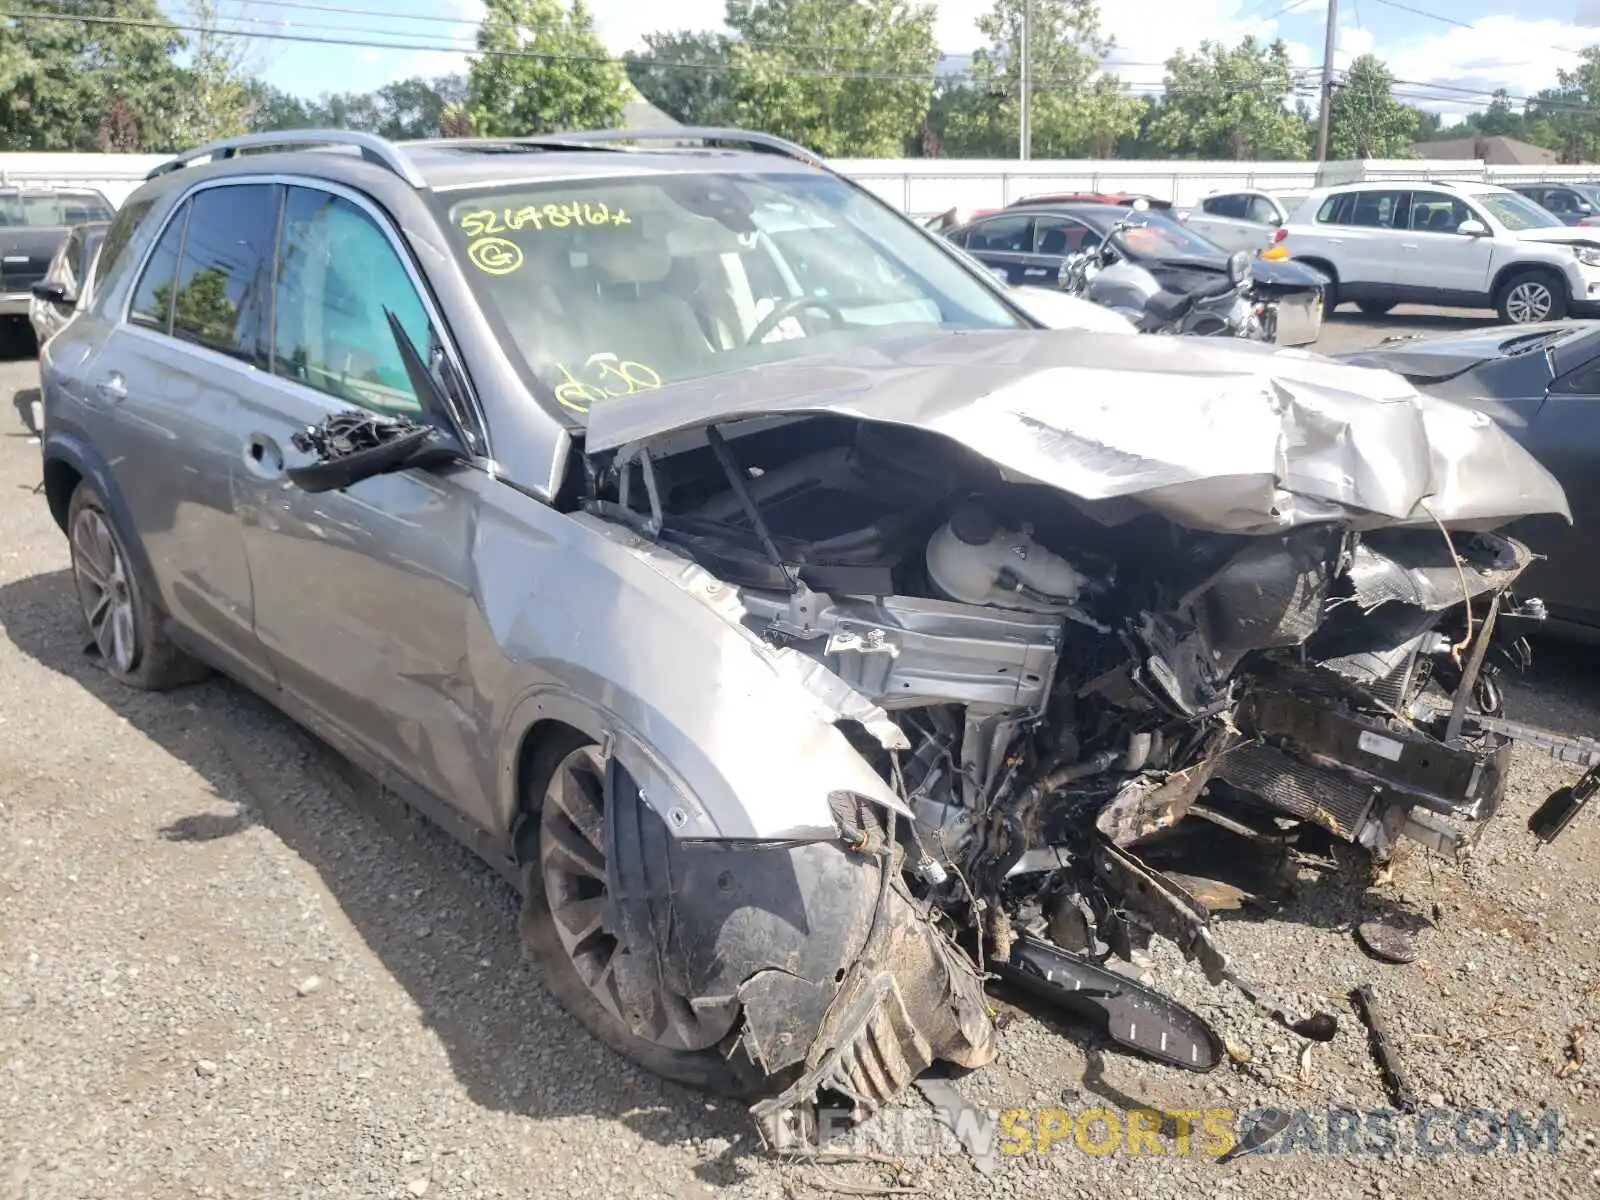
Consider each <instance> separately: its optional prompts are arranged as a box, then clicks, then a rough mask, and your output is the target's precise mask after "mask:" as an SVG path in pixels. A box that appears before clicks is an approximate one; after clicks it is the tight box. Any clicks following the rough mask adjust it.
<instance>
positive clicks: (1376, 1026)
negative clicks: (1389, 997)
mask: <svg viewBox="0 0 1600 1200" xmlns="http://www.w3.org/2000/svg"><path fill="white" fill-rule="evenodd" d="M1350 1002H1351V1003H1352V1004H1354V1005H1355V1007H1356V1011H1357V1012H1358V1013H1359V1014H1360V1015H1361V1019H1362V1021H1363V1022H1365V1023H1366V1026H1367V1041H1368V1045H1369V1046H1370V1047H1371V1049H1372V1057H1373V1059H1374V1060H1375V1061H1376V1062H1377V1064H1378V1072H1379V1074H1380V1075H1382V1076H1383V1086H1384V1087H1385V1088H1386V1089H1388V1092H1389V1098H1390V1099H1391V1100H1393V1101H1394V1106H1395V1107H1396V1108H1398V1109H1399V1110H1400V1111H1401V1112H1403V1113H1414V1112H1416V1111H1417V1098H1416V1096H1415V1095H1413V1094H1412V1091H1411V1088H1410V1086H1409V1085H1408V1084H1407V1082H1406V1077H1405V1075H1404V1074H1403V1073H1402V1072H1401V1070H1400V1058H1399V1056H1398V1055H1397V1054H1396V1053H1395V1049H1394V1045H1393V1043H1392V1042H1391V1041H1390V1039H1389V1033H1388V1030H1387V1029H1386V1028H1385V1026H1384V1023H1383V1018H1382V1017H1381V1016H1380V1015H1379V1013H1378V1011H1377V996H1376V994H1375V993H1374V992H1373V990H1372V985H1371V984H1370V983H1364V984H1362V985H1361V986H1360V987H1358V988H1356V989H1355V990H1354V991H1352V992H1351V993H1350Z"/></svg>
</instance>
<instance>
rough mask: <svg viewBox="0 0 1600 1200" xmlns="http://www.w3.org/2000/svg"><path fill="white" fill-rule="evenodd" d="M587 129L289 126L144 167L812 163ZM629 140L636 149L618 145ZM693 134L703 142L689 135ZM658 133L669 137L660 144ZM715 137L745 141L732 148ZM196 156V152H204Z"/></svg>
mask: <svg viewBox="0 0 1600 1200" xmlns="http://www.w3.org/2000/svg"><path fill="white" fill-rule="evenodd" d="M661 133H662V134H670V135H671V136H670V137H661V136H657V135H656V134H655V133H654V132H637V131H624V130H590V131H583V132H578V133H571V134H553V135H550V136H548V137H540V138H436V139H428V140H420V141H404V142H391V141H388V140H386V139H384V138H380V137H378V136H376V135H374V134H363V133H358V132H355V131H350V130H290V131H284V132H282V133H273V134H252V135H246V136H244V137H239V138H228V139H224V140H223V141H219V142H212V143H207V144H206V145H204V146H199V147H195V148H194V149H192V150H187V151H185V152H184V153H183V154H180V155H179V156H177V157H176V158H174V159H172V160H170V161H169V162H167V163H163V164H162V165H161V166H159V167H157V168H156V169H155V170H154V171H152V172H151V173H150V175H149V176H147V179H149V180H151V181H154V180H157V179H161V178H165V177H168V176H171V175H174V174H177V175H179V176H180V177H182V178H185V179H195V178H202V177H204V178H213V177H228V176H244V175H270V174H297V175H309V176H312V177H314V178H322V179H327V180H330V181H332V182H336V183H343V184H346V185H347V186H354V187H359V188H362V189H365V190H369V191H370V190H378V191H381V190H382V189H383V188H385V187H390V188H393V187H405V188H411V189H413V190H418V191H421V190H429V191H436V192H449V191H453V190H457V189H463V188H479V187H491V188H492V187H495V186H497V185H507V184H516V183H524V182H526V183H536V182H547V181H552V180H560V179H573V178H583V177H585V176H592V177H595V178H605V177H613V176H617V175H631V176H636V175H649V174H663V175H665V174H690V173H695V174H703V173H715V174H726V173H738V174H746V175H748V174H768V175H770V174H793V173H795V172H808V171H818V170H822V169H824V168H822V167H821V165H820V163H821V160H820V159H818V158H816V156H814V155H811V154H810V152H809V151H806V150H805V149H804V148H803V147H800V146H797V145H794V144H793V143H789V142H785V141H783V140H782V139H779V138H773V137H769V136H768V135H765V134H756V133H747V132H745V131H742V130H723V129H701V128H688V127H686V128H682V129H674V130H670V131H661ZM625 138H626V139H630V140H631V139H636V140H637V141H639V142H640V143H642V145H641V146H639V147H638V148H635V147H633V146H628V145H624V144H620V143H622V142H623V141H624V139H625ZM697 140H698V141H700V142H702V143H703V144H700V145H694V144H692V143H694V142H696V141H697ZM663 141H670V142H672V143H674V144H671V145H661V144H660V143H661V142H663ZM719 142H748V143H749V144H750V145H749V148H745V149H737V148H733V147H730V146H728V145H722V144H717V143H719ZM202 160H203V161H202Z"/></svg>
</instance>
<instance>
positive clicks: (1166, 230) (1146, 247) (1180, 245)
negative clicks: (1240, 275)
mask: <svg viewBox="0 0 1600 1200" xmlns="http://www.w3.org/2000/svg"><path fill="white" fill-rule="evenodd" d="M1135 220H1142V221H1143V222H1144V223H1143V224H1142V225H1138V226H1131V227H1128V228H1125V229H1124V230H1122V232H1121V233H1119V234H1118V235H1117V237H1116V239H1115V240H1116V241H1117V243H1118V244H1119V245H1122V246H1124V247H1126V248H1127V250H1128V252H1129V253H1130V254H1132V255H1134V257H1136V258H1226V257H1227V253H1226V252H1225V251H1224V250H1223V249H1222V247H1220V246H1218V245H1217V244H1216V243H1215V242H1213V241H1211V240H1209V239H1207V238H1203V237H1201V236H1200V235H1199V234H1198V233H1196V232H1195V231H1194V230H1192V229H1190V228H1189V227H1188V226H1187V225H1184V224H1182V223H1181V222H1178V221H1174V220H1173V219H1172V218H1171V217H1167V216H1163V215H1161V214H1160V213H1153V212H1147V213H1141V214H1139V216H1138V217H1136V218H1135Z"/></svg>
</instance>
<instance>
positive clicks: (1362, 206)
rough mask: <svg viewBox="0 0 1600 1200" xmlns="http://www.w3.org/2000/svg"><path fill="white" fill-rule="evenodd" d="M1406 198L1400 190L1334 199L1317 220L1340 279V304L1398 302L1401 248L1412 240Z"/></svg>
mask: <svg viewBox="0 0 1600 1200" xmlns="http://www.w3.org/2000/svg"><path fill="white" fill-rule="evenodd" d="M1408 196H1409V193H1408V192H1405V191H1402V190H1400V189H1399V188H1395V189H1393V190H1390V189H1382V190H1377V189H1373V190H1364V191H1351V192H1342V193H1336V194H1335V195H1333V196H1330V197H1329V198H1328V200H1327V201H1326V202H1325V203H1324V204H1323V206H1322V208H1321V210H1320V211H1319V212H1318V217H1317V220H1318V225H1319V227H1320V228H1321V231H1322V233H1323V235H1324V236H1323V240H1324V241H1326V242H1327V243H1328V244H1329V246H1330V251H1329V254H1328V258H1329V259H1330V260H1331V261H1332V263H1333V265H1334V267H1335V268H1336V269H1337V271H1338V273H1339V295H1340V297H1341V298H1343V299H1346V300H1374V301H1379V302H1386V301H1390V300H1393V299H1394V289H1395V284H1396V281H1397V280H1398V278H1399V261H1400V244H1401V242H1402V241H1403V240H1404V239H1405V238H1406V237H1407V236H1408V234H1409V230H1408V228H1407V223H1406V210H1405V204H1406V200H1407V198H1408ZM1295 253H1296V254H1298V249H1296V251H1295Z"/></svg>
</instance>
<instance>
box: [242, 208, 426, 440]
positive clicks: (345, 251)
mask: <svg viewBox="0 0 1600 1200" xmlns="http://www.w3.org/2000/svg"><path fill="white" fill-rule="evenodd" d="M281 245H282V248H281V250H280V252H279V258H278V278H277V285H276V288H275V295H276V303H277V321H276V325H275V331H274V340H275V342H276V346H275V354H274V357H273V370H275V371H276V372H277V373H278V374H279V375H282V376H283V377H284V378H286V379H293V380H295V381H296V382H298V383H303V384H305V385H306V386H307V387H313V388H316V389H317V390H318V391H321V392H326V393H327V394H328V395H330V396H335V397H337V398H339V399H340V400H343V401H345V402H346V403H349V404H355V405H358V406H360V407H362V408H367V409H372V410H374V411H377V412H385V413H407V414H410V413H416V412H418V411H420V409H421V405H420V404H419V403H418V402H417V395H416V391H415V390H414V389H413V388H412V386H411V382H410V380H409V379H407V377H406V369H405V362H404V360H403V359H402V358H401V357H400V349H399V347H398V346H396V345H395V340H394V335H393V334H392V333H391V332H390V329H389V319H388V315H387V311H386V310H388V311H392V312H393V313H394V315H395V316H396V317H398V318H399V320H400V325H401V327H402V328H403V329H404V330H405V332H406V334H407V335H408V336H409V337H410V339H411V344H412V345H413V346H414V347H415V348H416V351H417V353H418V354H419V355H420V356H422V358H423V359H424V360H426V358H427V355H428V343H429V326H428V314H427V309H426V308H424V307H423V303H422V297H421V296H419V295H418V294H417V290H416V287H415V285H413V284H412V282H411V276H410V275H409V274H408V273H407V272H406V268H405V264H404V262H403V261H402V260H401V258H400V255H399V253H398V252H397V251H396V250H395V248H394V245H393V244H392V243H391V242H390V241H389V239H388V237H386V236H385V235H384V232H383V230H381V229H380V228H379V227H378V226H377V225H376V224H375V223H374V222H373V220H372V218H371V217H369V216H368V215H367V213H366V212H365V211H364V210H363V209H361V208H360V207H359V206H358V205H355V204H352V203H351V202H350V201H348V200H346V199H344V198H343V197H342V196H335V195H333V194H331V193H329V192H321V191H317V190H315V189H313V188H300V187H291V188H290V189H289V196H288V202H287V203H286V204H285V206H284V212H283V239H282V244H281Z"/></svg>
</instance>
